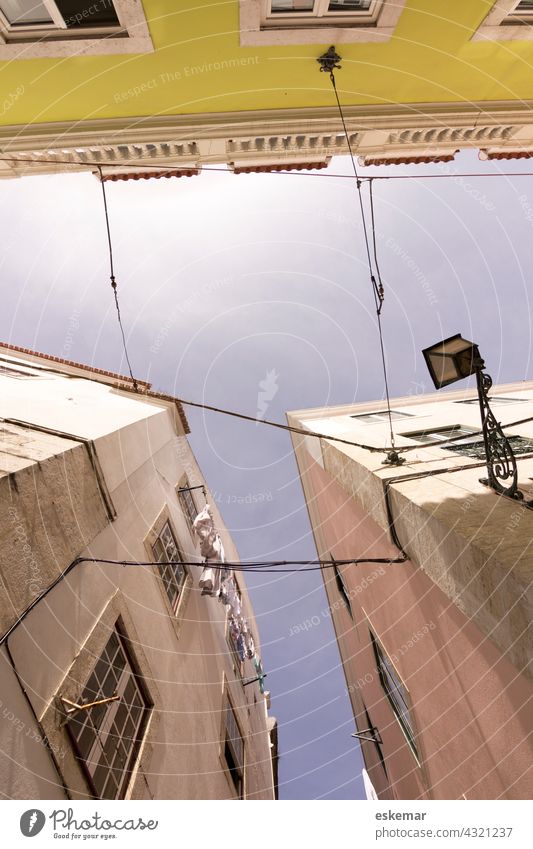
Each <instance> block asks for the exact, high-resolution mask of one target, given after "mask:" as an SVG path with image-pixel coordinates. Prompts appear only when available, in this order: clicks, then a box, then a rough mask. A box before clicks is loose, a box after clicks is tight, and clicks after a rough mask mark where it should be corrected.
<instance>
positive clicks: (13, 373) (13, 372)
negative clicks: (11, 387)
mask: <svg viewBox="0 0 533 849" xmlns="http://www.w3.org/2000/svg"><path fill="white" fill-rule="evenodd" d="M0 375H3V376H4V377H16V378H19V379H21V378H25V377H40V376H41V375H40V374H39V373H38V372H36V371H21V370H20V369H18V368H11V366H4V365H0Z"/></svg>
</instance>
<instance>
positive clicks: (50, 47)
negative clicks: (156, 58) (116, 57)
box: [0, 0, 153, 59]
mask: <svg viewBox="0 0 533 849" xmlns="http://www.w3.org/2000/svg"><path fill="white" fill-rule="evenodd" d="M58 41H60V42H61V44H62V47H58V46H57V42H58ZM54 43H55V45H56V46H54ZM65 43H67V44H70V45H71V46H72V54H73V55H76V54H79V53H83V54H87V53H130V52H135V53H145V52H147V51H150V50H153V46H152V42H151V39H150V34H149V32H148V26H147V24H146V18H145V16H144V10H143V8H142V3H141V2H140V0H0V59H7V58H16V56H17V55H20V56H24V58H32V57H34V56H59V55H61V56H63V55H65ZM66 55H68V51H67V53H66Z"/></svg>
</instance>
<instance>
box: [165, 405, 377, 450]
mask: <svg viewBox="0 0 533 849" xmlns="http://www.w3.org/2000/svg"><path fill="white" fill-rule="evenodd" d="M175 400H176V401H177V402H178V404H183V405H184V406H186V407H198V408H199V409H200V410H209V411H210V412H212V413H221V414H222V415H224V416H233V417H234V418H236V419H243V421H245V422H254V423H255V424H264V425H268V426H269V427H277V428H279V429H280V430H288V431H289V432H290V433H299V434H302V436H313V437H315V438H317V439H329V440H330V441H331V442H341V443H342V444H343V445H351V446H353V447H354V448H364V449H365V451H372V452H378V453H380V454H382V453H383V451H384V450H385V449H384V448H378V447H377V446H375V445H365V444H364V443H361V442H354V441H353V440H351V439H343V438H342V437H341V436H328V434H327V433H318V432H317V431H314V430H306V429H305V428H303V427H294V425H286V424H281V422H272V421H270V420H269V419H258V418H256V417H255V416H247V415H245V413H235V412H234V411H233V410H225V409H223V408H222V407H213V406H211V405H210V404H200V403H199V402H198V401H185V400H184V399H183V398H176V399H175Z"/></svg>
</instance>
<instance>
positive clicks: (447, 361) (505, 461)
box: [422, 333, 524, 500]
mask: <svg viewBox="0 0 533 849" xmlns="http://www.w3.org/2000/svg"><path fill="white" fill-rule="evenodd" d="M422 353H423V354H424V358H425V360H426V364H427V367H428V369H429V373H430V375H431V379H432V380H433V383H434V384H435V388H436V389H442V387H443V386H448V385H449V384H450V383H455V381H456V380H462V379H463V378H465V377H469V375H471V374H475V375H476V382H477V391H478V398H479V408H480V410H481V426H482V430H483V442H484V443H485V455H486V460H487V471H488V475H489V476H488V478H482V479H481V483H483V484H485V485H487V486H490V487H492V489H494V490H496V492H499V493H500V494H501V495H507V496H509V497H510V498H516V499H519V500H521V499H522V498H523V497H524V496H523V495H522V493H521V492H520V491H519V490H518V470H517V466H516V458H515V456H514V453H513V449H512V448H511V443H510V442H509V440H508V439H507V437H506V436H505V434H504V432H503V430H502V428H501V426H500V423H499V422H498V421H496V418H495V416H494V413H493V412H492V410H491V408H490V406H489V398H488V393H489V392H490V388H491V386H492V378H491V377H490V376H489V375H488V374H485V373H484V372H483V369H484V367H485V363H484V362H483V360H482V359H481V356H480V354H479V349H478V347H477V345H476V344H475V343H474V342H469V341H468V340H467V339H463V338H462V336H461V334H460V333H457V334H456V335H455V336H450V337H449V338H448V339H444V340H443V341H442V342H438V343H437V344H436V345H431V347H430V348H425V350H424V351H422Z"/></svg>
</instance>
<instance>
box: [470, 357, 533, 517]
mask: <svg viewBox="0 0 533 849" xmlns="http://www.w3.org/2000/svg"><path fill="white" fill-rule="evenodd" d="M481 369H482V366H481V367H479V368H478V369H477V370H476V380H477V389H478V396H479V406H480V409H481V424H482V429H483V441H484V443H485V454H486V457H487V472H488V478H480V482H481V483H483V484H485V485H486V486H490V487H491V488H492V489H494V490H496V492H499V493H500V495H506V496H507V497H509V498H515V499H517V500H518V501H522V500H523V498H524V496H523V494H522V493H521V492H520V490H519V489H518V469H517V465H516V457H515V455H514V452H513V449H512V447H511V443H510V442H509V440H508V439H507V437H506V436H505V434H504V432H503V430H502V428H501V425H500V423H499V422H498V421H496V417H495V416H494V413H493V412H492V410H491V408H490V405H489V397H488V393H489V392H490V388H491V386H492V378H491V377H490V375H488V374H485V373H484V372H483V371H482V370H481Z"/></svg>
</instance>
